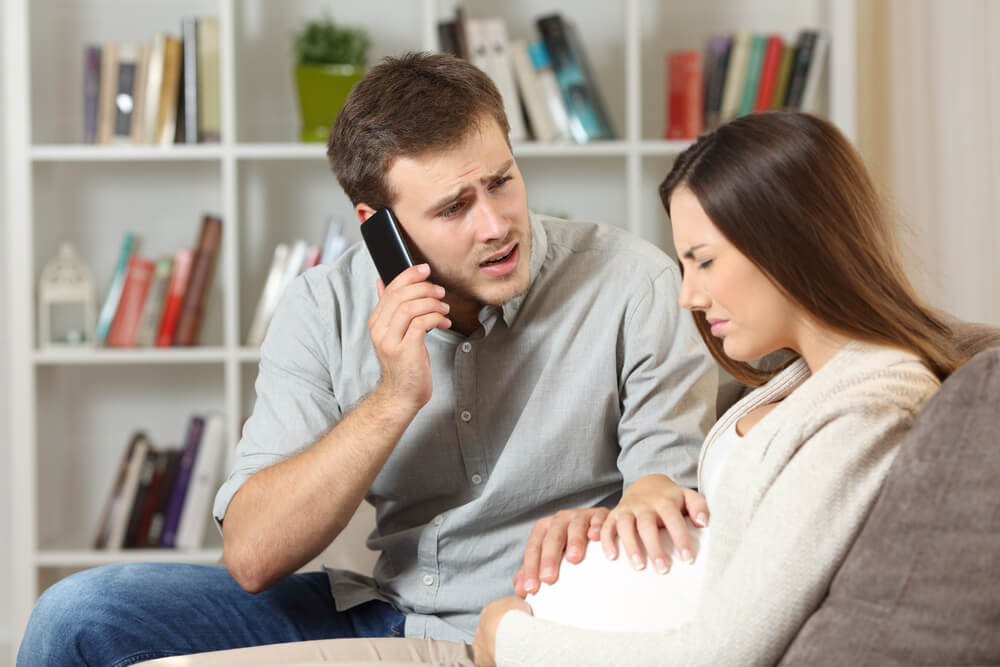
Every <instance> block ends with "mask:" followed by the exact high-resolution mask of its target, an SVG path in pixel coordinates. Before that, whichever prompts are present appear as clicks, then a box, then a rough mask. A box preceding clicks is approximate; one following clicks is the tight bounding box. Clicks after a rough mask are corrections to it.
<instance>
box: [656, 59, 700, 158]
mask: <svg viewBox="0 0 1000 667" xmlns="http://www.w3.org/2000/svg"><path fill="white" fill-rule="evenodd" d="M701 63H702V56H701V53H700V52H698V51H674V52H671V53H669V54H668V55H667V129H666V132H665V136H666V138H667V139H694V138H696V137H697V136H698V135H699V134H701V128H702V121H703V117H702V109H703V108H704V106H703V102H702V99H701V96H702V92H703V87H702V74H701V70H702V68H701Z"/></svg>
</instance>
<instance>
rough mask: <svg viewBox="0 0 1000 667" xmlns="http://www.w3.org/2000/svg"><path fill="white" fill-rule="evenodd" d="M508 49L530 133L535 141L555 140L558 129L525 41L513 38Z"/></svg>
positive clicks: (557, 135)
mask: <svg viewBox="0 0 1000 667" xmlns="http://www.w3.org/2000/svg"><path fill="white" fill-rule="evenodd" d="M508 51H509V53H510V60H511V64H512V66H513V68H514V74H515V75H516V77H515V78H516V80H517V89H518V91H519V93H520V96H521V100H522V101H523V102H524V108H525V109H526V110H527V112H528V122H529V124H530V125H531V133H532V135H534V137H535V140H536V141H555V140H556V139H557V138H558V137H559V129H558V128H557V127H556V124H555V121H554V120H553V119H552V114H551V113H550V112H549V107H548V103H547V102H546V101H545V93H544V91H543V90H542V86H541V81H539V78H538V75H537V74H536V73H535V67H534V65H532V64H531V56H530V55H529V54H528V45H527V43H526V42H524V40H514V41H513V42H511V43H510V48H509V49H508ZM560 104H561V102H560Z"/></svg>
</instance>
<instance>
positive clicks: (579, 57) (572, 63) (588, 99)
mask: <svg viewBox="0 0 1000 667" xmlns="http://www.w3.org/2000/svg"><path fill="white" fill-rule="evenodd" d="M536 25H537V26H538V32H539V33H540V34H541V36H542V41H543V42H545V48H546V50H548V53H549V58H551V60H552V70H553V71H554V72H555V75H556V80H557V81H558V82H559V87H560V89H561V90H562V94H563V102H564V103H565V104H566V115H567V116H568V118H569V124H570V134H571V136H572V137H573V139H574V141H576V142H577V143H586V142H588V141H593V140H595V139H614V138H615V133H614V131H613V130H612V128H611V121H610V119H609V117H608V114H607V112H606V111H605V108H604V102H603V100H602V99H601V95H600V91H599V90H598V87H597V82H596V81H595V79H594V76H593V74H592V72H591V69H590V67H589V66H588V65H587V61H586V56H585V53H584V51H583V49H582V47H581V42H580V40H579V39H577V38H576V36H575V34H573V33H572V32H571V30H570V27H569V25H567V23H566V21H564V20H563V18H562V15H561V14H558V13H555V14H548V15H546V16H542V17H540V18H538V19H537V21H536Z"/></svg>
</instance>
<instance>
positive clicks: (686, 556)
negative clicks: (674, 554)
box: [681, 549, 694, 563]
mask: <svg viewBox="0 0 1000 667" xmlns="http://www.w3.org/2000/svg"><path fill="white" fill-rule="evenodd" d="M681 560H682V561H684V562H685V563H693V562H694V554H693V553H691V550H690V549H684V550H683V551H681Z"/></svg>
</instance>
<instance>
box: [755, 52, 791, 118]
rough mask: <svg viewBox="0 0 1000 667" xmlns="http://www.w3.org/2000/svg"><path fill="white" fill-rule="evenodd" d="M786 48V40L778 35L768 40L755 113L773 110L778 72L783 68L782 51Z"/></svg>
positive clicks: (761, 69)
mask: <svg viewBox="0 0 1000 667" xmlns="http://www.w3.org/2000/svg"><path fill="white" fill-rule="evenodd" d="M784 46H785V42H784V40H782V39H781V37H779V36H778V35H771V36H770V37H768V38H767V45H766V46H765V47H764V64H763V65H761V68H760V85H759V86H758V87H757V101H756V102H755V103H754V105H753V110H754V111H764V110H766V109H770V108H771V99H772V98H773V97H774V88H775V84H776V83H777V81H778V70H779V69H780V67H781V51H782V49H783V48H784Z"/></svg>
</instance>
